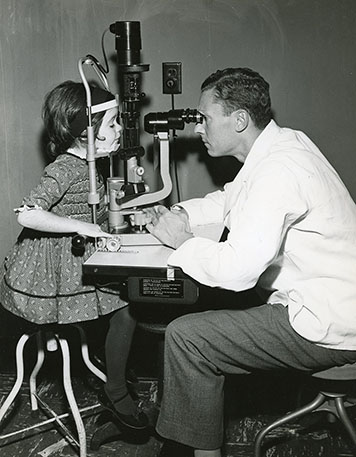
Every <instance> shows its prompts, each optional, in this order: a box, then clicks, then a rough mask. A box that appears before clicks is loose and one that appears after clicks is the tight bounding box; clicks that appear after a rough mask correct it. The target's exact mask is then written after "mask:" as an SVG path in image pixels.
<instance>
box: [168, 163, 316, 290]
mask: <svg viewBox="0 0 356 457" xmlns="http://www.w3.org/2000/svg"><path fill="white" fill-rule="evenodd" d="M231 190H232V189H229V191H231ZM302 194H303V192H302V189H300V188H299V185H298V182H297V181H296V179H295V177H294V175H293V172H292V171H291V170H290V169H289V168H286V167H284V166H283V165H280V164H279V163H278V162H275V163H274V162H272V163H269V164H268V165H267V169H266V167H258V170H257V171H256V172H255V173H254V174H253V176H252V177H250V179H249V180H248V181H246V182H245V183H244V185H243V189H242V191H241V192H240V194H239V197H238V199H237V200H236V201H235V204H234V205H233V206H232V207H231V209H230V213H229V215H228V219H229V229H230V233H229V236H228V238H227V241H225V242H222V243H218V242H215V241H211V240H208V239H204V238H200V237H196V238H192V239H190V240H187V241H186V242H185V243H183V244H182V246H180V247H179V248H178V249H177V250H176V251H174V252H173V253H172V254H171V256H170V257H169V259H168V263H169V264H170V265H172V266H177V267H180V268H182V270H183V271H184V272H185V273H186V274H188V275H189V276H191V277H192V278H194V279H196V280H197V281H198V282H200V283H202V284H205V285H208V286H212V287H221V288H224V289H230V290H235V291H241V290H246V289H249V288H251V287H253V286H254V285H255V284H256V282H257V281H258V278H259V277H260V275H261V274H262V273H263V272H264V271H265V269H266V268H267V267H268V266H269V265H270V264H271V263H272V261H273V260H274V259H275V257H276V256H277V255H278V252H279V249H280V247H281V244H282V242H283V239H284V237H285V236H286V233H287V231H288V229H289V228H290V227H291V225H292V224H293V223H294V222H295V221H296V220H298V219H299V218H301V217H303V216H304V215H305V214H306V213H307V211H308V205H307V202H306V200H305V199H304V198H303V195H302ZM229 198H230V196H229Z"/></svg>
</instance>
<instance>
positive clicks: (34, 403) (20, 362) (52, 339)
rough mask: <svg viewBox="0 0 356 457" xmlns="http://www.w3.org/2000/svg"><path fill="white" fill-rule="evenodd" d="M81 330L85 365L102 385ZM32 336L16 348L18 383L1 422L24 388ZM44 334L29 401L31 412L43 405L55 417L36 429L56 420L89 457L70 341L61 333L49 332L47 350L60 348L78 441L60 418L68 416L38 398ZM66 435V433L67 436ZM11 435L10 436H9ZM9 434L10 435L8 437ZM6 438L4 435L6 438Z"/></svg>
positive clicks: (82, 456) (3, 408) (23, 338)
mask: <svg viewBox="0 0 356 457" xmlns="http://www.w3.org/2000/svg"><path fill="white" fill-rule="evenodd" d="M75 327H76V328H77V329H78V330H79V334H80V339H81V354H82V357H83V361H84V363H85V364H86V366H87V367H88V368H89V370H90V371H91V372H92V373H93V374H95V375H96V376H97V377H98V378H99V379H101V380H102V381H103V382H106V375H105V374H104V373H103V372H102V371H101V370H99V369H98V368H97V367H96V366H95V365H94V364H93V363H92V362H91V361H90V359H89V351H88V345H87V342H86V337H85V333H84V331H83V329H82V328H81V327H80V326H79V325H78V326H77V325H76V326H75ZM31 336H32V335H29V334H24V335H22V336H21V338H20V339H19V341H18V343H17V346H16V371H17V374H16V381H15V384H14V386H13V388H12V389H11V391H10V393H9V395H8V396H7V398H6V399H5V401H4V403H3V404H2V405H1V407H0V423H1V421H2V419H3V418H4V417H5V414H6V412H7V411H8V409H9V408H10V406H11V404H12V403H13V401H14V400H15V398H16V396H17V395H18V393H19V392H20V389H21V385H22V383H23V379H24V371H25V368H24V347H25V345H26V343H27V341H28V340H29V338H30V337H31ZM42 337H43V331H42V330H39V331H38V332H37V333H36V341H37V360H36V364H35V366H34V368H33V370H32V372H31V374H30V378H29V385H30V400H31V409H32V411H38V401H40V403H41V404H42V406H43V407H45V408H46V409H47V410H48V411H49V412H50V413H51V414H52V415H53V417H54V419H53V418H52V419H50V420H47V421H44V422H41V423H40V424H37V425H36V426H35V427H39V426H41V425H45V424H47V423H49V422H51V421H53V420H55V421H56V422H57V423H58V424H59V425H60V426H61V427H62V429H63V430H64V431H65V432H68V439H69V438H70V442H71V443H75V444H76V445H77V446H78V447H79V455H80V457H86V456H87V445H86V432H85V428H84V424H83V420H82V418H81V415H80V412H81V411H80V410H79V408H78V405H77V402H76V399H75V396H74V393H73V388H72V382H71V372H70V352H69V345H68V341H67V339H66V338H65V337H62V336H61V335H59V334H54V333H52V332H49V333H48V334H47V333H46V342H47V350H49V351H55V350H57V349H58V347H59V348H60V350H61V352H62V361H63V387H64V391H65V395H66V397H67V400H68V403H69V407H70V409H71V412H72V415H73V419H74V422H75V426H76V429H77V434H78V441H77V440H75V439H74V438H73V437H72V436H71V434H70V433H69V430H68V429H66V427H65V426H64V424H62V423H61V421H60V418H61V417H66V416H68V414H67V413H66V414H63V415H61V416H57V415H56V413H54V412H53V411H52V410H50V409H49V407H48V406H47V405H46V404H45V403H44V402H43V400H41V399H40V398H39V397H38V395H37V375H38V373H39V371H40V369H41V367H42V365H43V362H44V358H45V349H44V344H43V339H42ZM97 406H99V405H98V404H97V405H94V406H90V407H87V408H83V409H82V411H84V410H85V411H87V410H89V409H93V408H96V407H97ZM32 428H34V426H31V427H28V428H26V429H23V430H21V431H17V432H16V434H17V433H19V432H23V431H25V430H30V429H32ZM66 434H67V433H66ZM9 435H11V434H9ZM9 435H8V436H9ZM3 436H4V437H5V435H3Z"/></svg>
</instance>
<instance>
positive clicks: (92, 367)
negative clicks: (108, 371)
mask: <svg viewBox="0 0 356 457" xmlns="http://www.w3.org/2000/svg"><path fill="white" fill-rule="evenodd" d="M75 327H76V328H77V329H78V331H79V335H80V341H81V351H82V357H83V361H84V363H85V365H86V366H87V367H88V368H89V370H90V371H91V372H92V373H93V374H95V376H97V377H98V378H99V379H101V380H102V381H103V382H106V375H105V374H104V373H103V372H102V371H101V370H99V368H97V367H96V366H95V365H94V364H93V363H92V361H91V360H90V358H89V350H88V344H87V339H86V336H85V332H84V330H83V329H82V328H81V327H80V325H75Z"/></svg>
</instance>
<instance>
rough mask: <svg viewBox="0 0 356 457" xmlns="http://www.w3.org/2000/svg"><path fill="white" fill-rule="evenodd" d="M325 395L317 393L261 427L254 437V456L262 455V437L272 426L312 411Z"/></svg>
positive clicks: (282, 423)
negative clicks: (297, 406)
mask: <svg viewBox="0 0 356 457" xmlns="http://www.w3.org/2000/svg"><path fill="white" fill-rule="evenodd" d="M325 399H326V397H325V395H324V394H322V393H319V394H318V395H317V397H316V398H315V399H314V400H313V401H312V402H311V403H309V404H308V405H306V406H303V407H302V408H299V409H297V410H296V411H294V412H292V413H289V414H286V415H285V416H283V417H281V418H280V419H278V420H276V421H274V422H273V423H272V424H270V425H268V426H267V427H265V428H264V429H262V430H261V431H260V432H259V433H258V435H257V437H256V439H255V457H262V453H261V445H262V441H263V439H264V437H265V436H266V435H267V434H268V433H269V432H270V431H271V430H273V429H274V428H276V427H280V426H281V425H284V424H286V423H288V422H290V421H293V420H295V419H297V418H299V417H302V416H304V415H305V414H308V413H310V412H312V411H314V410H315V409H316V408H318V407H319V406H320V405H322V404H323V403H324V401H325Z"/></svg>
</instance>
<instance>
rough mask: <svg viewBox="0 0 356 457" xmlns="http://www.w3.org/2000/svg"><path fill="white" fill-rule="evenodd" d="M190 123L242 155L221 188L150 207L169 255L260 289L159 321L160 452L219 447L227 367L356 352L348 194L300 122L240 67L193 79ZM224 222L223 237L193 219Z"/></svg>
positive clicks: (338, 361) (310, 366)
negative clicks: (284, 124) (249, 304)
mask: <svg viewBox="0 0 356 457" xmlns="http://www.w3.org/2000/svg"><path fill="white" fill-rule="evenodd" d="M198 111H199V112H200V113H201V115H202V118H203V122H202V123H201V124H197V125H196V127H195V131H196V133H198V134H199V135H200V136H201V138H202V140H203V142H204V144H205V146H206V148H207V151H208V154H209V155H210V156H212V157H222V156H233V157H235V158H236V159H237V160H238V161H240V162H242V163H243V167H242V168H241V170H240V172H239V173H238V174H237V176H236V178H235V179H234V181H232V182H231V183H228V184H226V185H225V187H224V189H223V190H222V191H216V192H213V193H211V194H208V195H207V196H205V197H204V198H198V199H192V200H188V201H186V202H182V203H179V205H178V206H177V205H176V206H175V207H174V208H173V209H171V211H169V210H168V209H166V208H164V207H163V206H157V207H155V208H154V209H153V210H148V213H149V214H150V215H151V217H152V223H151V224H148V229H149V231H150V232H151V233H152V234H153V235H155V236H156V237H157V238H159V239H160V240H161V241H163V243H165V244H167V245H168V246H171V247H173V248H175V251H174V252H173V254H172V255H171V256H170V258H169V261H168V263H169V264H170V265H173V266H178V267H181V268H182V269H183V271H184V272H185V273H187V274H188V275H190V276H191V277H193V278H194V279H195V280H197V281H199V282H200V283H202V284H205V285H208V286H211V287H218V288H223V289H229V290H233V291H243V290H247V289H250V288H252V287H254V286H257V287H258V288H259V289H261V290H262V291H263V292H264V294H265V297H266V298H265V301H263V304H261V306H258V307H253V308H249V309H244V310H239V309H237V310H236V309H235V310H231V309H227V310H217V311H206V312H202V313H196V314H190V315H187V316H183V317H180V318H179V319H177V320H175V321H173V322H172V323H171V324H170V325H169V326H168V328H167V332H166V346H165V378H164V395H163V401H162V407H161V412H160V416H159V419H158V423H157V431H158V433H159V434H160V435H161V436H163V437H164V438H166V440H167V441H166V444H165V445H164V446H163V448H162V450H161V456H162V457H163V456H167V455H169V456H170V457H173V456H174V455H179V456H180V457H184V456H188V455H195V457H220V456H221V451H220V448H221V445H222V440H223V385H224V375H225V374H239V373H241V374H246V373H251V372H253V371H254V370H299V371H304V372H313V371H318V370H322V369H324V368H325V369H326V368H329V367H332V366H335V365H343V364H345V363H351V362H355V361H356V281H355V278H356V205H355V203H354V201H353V200H352V198H351V196H350V194H349V193H348V191H347V189H346V188H345V186H344V184H343V183H342V181H341V179H340V177H339V176H338V174H337V173H336V171H335V170H334V169H333V167H332V166H331V165H330V163H329V162H328V161H327V160H326V158H325V157H324V156H323V155H322V153H321V152H320V151H319V149H318V148H317V147H316V146H315V145H314V144H313V143H312V141H311V140H310V139H309V138H308V137H307V136H306V135H305V134H304V133H302V132H300V131H296V130H292V129H289V128H281V127H279V126H278V125H277V124H276V123H275V121H274V120H273V119H272V112H271V102H270V96H269V85H268V83H267V82H266V81H265V80H264V79H263V78H262V77H261V76H260V75H259V74H258V73H256V72H254V71H252V70H250V69H247V68H233V69H229V68H228V69H225V70H223V71H217V72H216V73H214V74H212V75H211V76H209V77H208V78H207V79H206V80H205V81H204V82H203V84H202V88H201V97H200V101H199V107H198ZM216 222H222V223H223V224H224V226H225V227H226V228H227V229H228V230H229V234H228V236H227V239H226V241H223V242H215V241H212V240H210V239H205V238H202V237H196V236H194V235H193V233H192V227H194V226H196V225H204V224H210V223H216Z"/></svg>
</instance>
